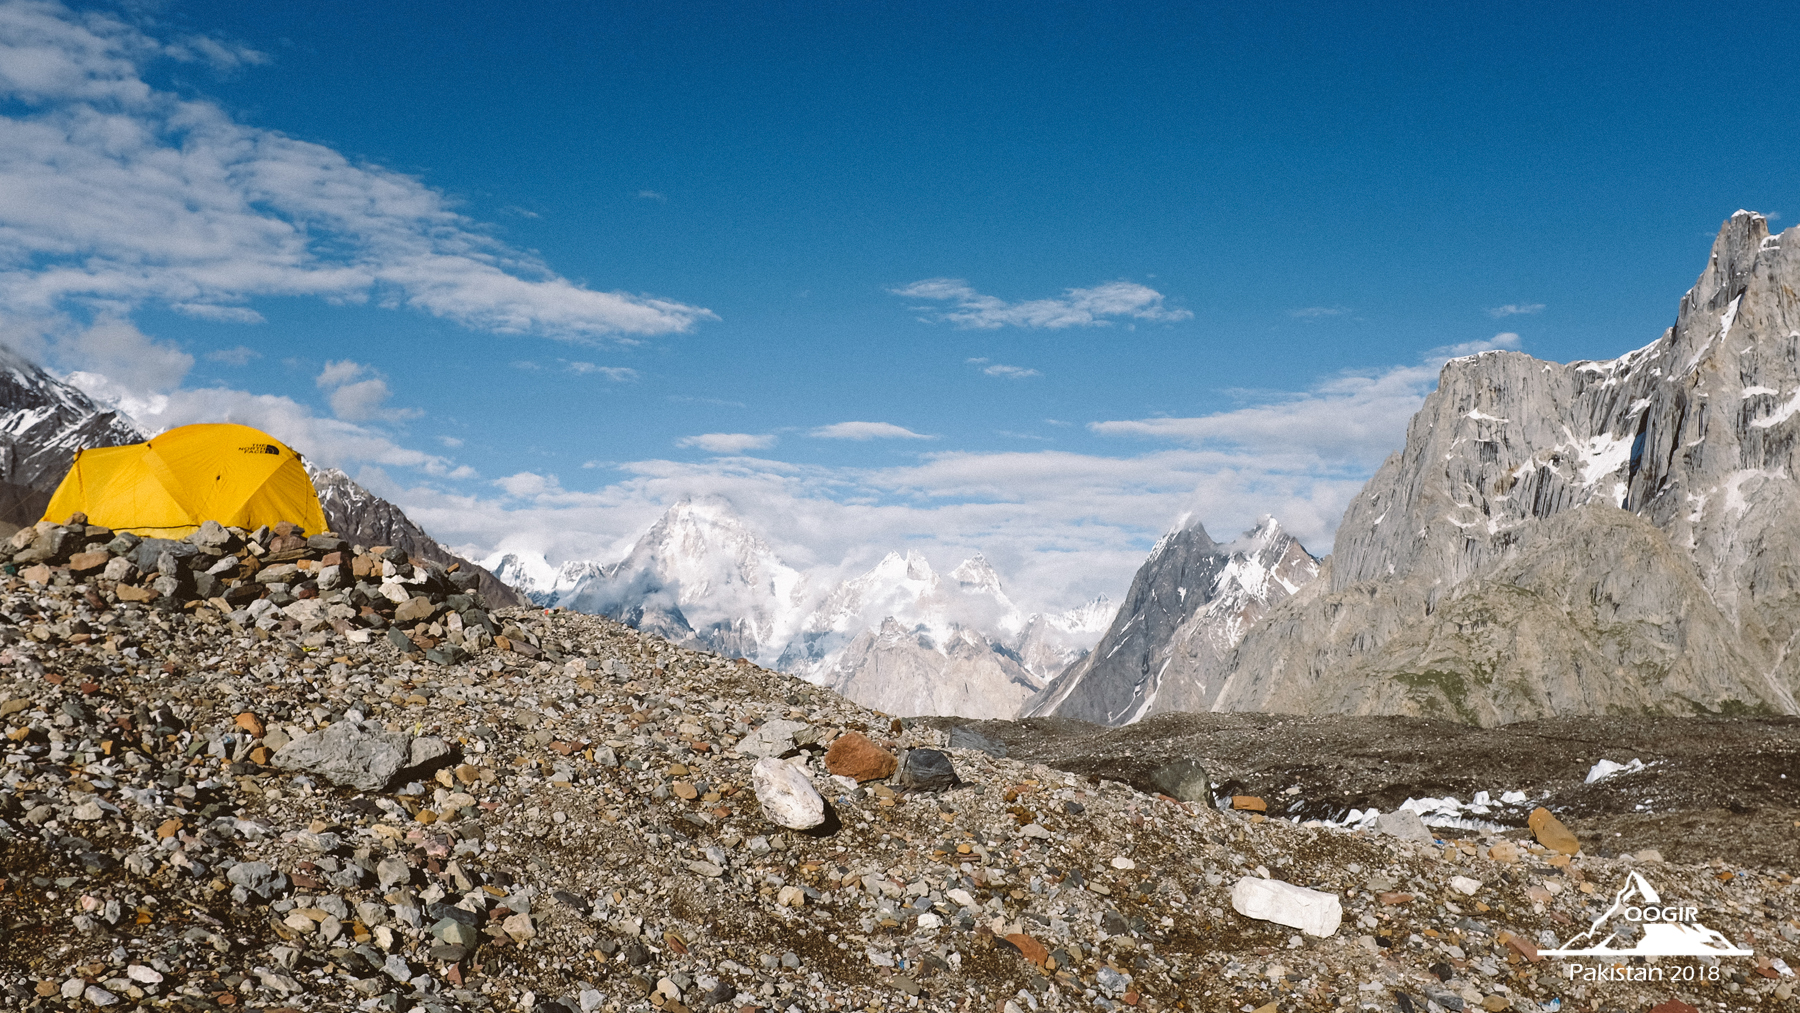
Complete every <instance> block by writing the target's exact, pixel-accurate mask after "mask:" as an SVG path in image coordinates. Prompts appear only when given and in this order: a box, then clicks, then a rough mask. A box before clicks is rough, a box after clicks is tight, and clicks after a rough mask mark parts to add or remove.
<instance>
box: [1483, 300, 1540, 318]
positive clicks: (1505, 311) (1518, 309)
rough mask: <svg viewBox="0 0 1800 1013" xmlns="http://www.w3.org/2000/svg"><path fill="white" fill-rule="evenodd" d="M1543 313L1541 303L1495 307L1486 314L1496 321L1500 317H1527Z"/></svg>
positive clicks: (1510, 304) (1509, 304) (1508, 304)
mask: <svg viewBox="0 0 1800 1013" xmlns="http://www.w3.org/2000/svg"><path fill="white" fill-rule="evenodd" d="M1543 311H1544V304H1543V303H1541V302H1534V303H1507V304H1506V305H1505V306H1495V307H1494V308H1492V309H1490V310H1488V311H1487V314H1488V316H1490V317H1493V318H1494V319H1495V320H1498V319H1500V318H1501V317H1516V316H1529V315H1530V314H1533V313H1542V312H1543Z"/></svg>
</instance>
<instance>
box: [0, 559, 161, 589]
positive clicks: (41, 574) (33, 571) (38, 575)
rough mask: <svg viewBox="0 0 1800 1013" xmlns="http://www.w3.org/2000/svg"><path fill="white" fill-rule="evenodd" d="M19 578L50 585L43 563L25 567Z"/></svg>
mask: <svg viewBox="0 0 1800 1013" xmlns="http://www.w3.org/2000/svg"><path fill="white" fill-rule="evenodd" d="M19 577H20V578H21V579H24V580H29V581H31V582H32V583H34V584H48V583H50V567H49V566H48V565H46V564H44V563H39V564H37V565H36V566H27V567H26V568H25V569H23V570H20V571H19ZM151 597H155V595H152V596H151Z"/></svg>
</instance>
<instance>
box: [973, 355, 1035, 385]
mask: <svg viewBox="0 0 1800 1013" xmlns="http://www.w3.org/2000/svg"><path fill="white" fill-rule="evenodd" d="M983 361H985V360H983ZM981 371H982V372H983V373H986V374H987V375H989V376H997V377H1000V378H1001V379H1003V380H1023V379H1026V378H1027V377H1033V376H1043V375H1044V374H1042V373H1040V372H1038V371H1037V370H1035V369H1028V368H1026V367H1024V366H1008V365H1006V364H1005V363H1000V362H996V363H992V364H991V365H986V366H983V367H981Z"/></svg>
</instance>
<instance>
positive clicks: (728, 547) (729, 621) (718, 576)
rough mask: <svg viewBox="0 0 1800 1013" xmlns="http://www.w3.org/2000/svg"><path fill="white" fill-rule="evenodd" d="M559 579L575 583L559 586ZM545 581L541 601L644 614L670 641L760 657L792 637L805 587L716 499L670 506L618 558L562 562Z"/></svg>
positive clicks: (639, 620) (628, 617) (627, 617)
mask: <svg viewBox="0 0 1800 1013" xmlns="http://www.w3.org/2000/svg"><path fill="white" fill-rule="evenodd" d="M539 572H540V574H541V571H539ZM536 579H540V580H541V579H542V578H541V576H540V577H538V578H536ZM563 579H572V580H573V581H574V584H573V586H572V587H569V588H568V589H566V590H563V589H560V588H558V587H557V584H558V581H559V580H563ZM550 584H551V587H550V590H549V591H547V592H545V594H546V596H547V598H548V599H549V600H553V601H555V602H556V603H557V604H559V605H561V606H563V607H565V608H571V609H575V610H577V611H582V612H592V613H598V614H601V615H608V616H612V617H613V618H615V619H619V620H621V621H626V622H631V623H633V625H638V626H640V628H643V624H644V623H645V622H646V621H647V620H646V617H649V620H648V621H650V622H651V623H652V626H653V628H655V629H657V630H658V631H659V632H662V633H663V634H664V635H665V636H668V637H669V638H670V639H675V640H685V639H691V640H694V641H695V642H696V643H698V644H700V645H702V646H706V647H708V648H710V649H713V650H719V651H721V652H723V653H728V654H733V655H737V656H740V657H748V658H752V659H756V660H758V661H765V660H769V661H772V660H773V658H774V656H775V654H776V653H777V652H779V650H780V648H781V645H782V644H784V643H785V642H786V641H787V640H788V639H789V638H790V637H791V636H792V635H793V632H794V629H795V627H796V625H797V624H798V622H799V620H800V618H801V617H802V616H803V615H804V596H805V592H806V586H805V584H806V582H805V579H804V578H803V577H802V575H801V574H800V573H799V572H798V571H797V570H795V569H793V568H792V567H790V566H788V565H786V564H785V563H783V562H782V561H781V559H780V558H779V557H778V556H776V554H775V551H774V550H773V549H771V548H770V547H769V546H768V544H767V543H765V542H764V541H763V540H762V539H761V538H760V537H759V536H758V535H757V534H756V533H755V532H754V531H752V530H751V529H750V527H749V526H748V525H746V524H745V523H744V521H743V519H742V518H740V517H739V516H738V514H737V512H736V511H735V510H734V509H733V508H732V505H731V503H730V501H729V500H726V499H725V498H723V497H720V496H704V497H692V498H686V499H682V500H680V501H678V502H676V503H675V504H673V505H672V506H670V507H669V508H668V510H666V511H664V513H663V515H662V516H661V517H659V518H657V520H656V523H654V524H652V525H651V526H650V528H649V530H647V531H645V532H644V534H643V535H642V537H640V538H639V539H638V540H637V542H636V544H634V545H633V546H632V547H631V551H630V552H628V553H627V554H626V556H625V558H624V559H623V560H621V561H619V562H618V563H617V564H615V565H613V566H610V567H600V566H597V565H595V564H591V563H578V564H565V565H564V566H563V567H562V568H561V569H560V570H559V571H558V577H557V578H555V579H552V580H551V581H550Z"/></svg>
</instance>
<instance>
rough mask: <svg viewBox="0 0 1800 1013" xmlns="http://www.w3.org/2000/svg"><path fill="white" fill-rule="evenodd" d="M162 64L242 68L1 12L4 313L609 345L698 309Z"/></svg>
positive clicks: (77, 20) (197, 45) (230, 61)
mask: <svg viewBox="0 0 1800 1013" xmlns="http://www.w3.org/2000/svg"><path fill="white" fill-rule="evenodd" d="M159 58H175V59H190V60H195V59H199V60H206V61H208V62H210V63H212V64H213V65H214V66H219V67H225V68H227V69H229V68H231V67H239V66H244V65H247V64H251V63H254V62H257V60H258V58H259V57H258V56H257V55H256V54H254V53H253V52H252V51H250V50H246V49H243V48H242V47H235V48H234V47H232V46H230V45H228V44H225V43H219V42H217V41H216V40H205V39H200V38H185V39H182V40H180V41H178V42H176V43H173V44H164V43H162V42H159V41H158V40H156V39H155V38H153V37H151V36H149V35H147V34H145V33H143V32H141V31H139V30H138V29H136V28H133V27H131V26H129V25H127V24H125V23H124V22H122V21H119V20H116V19H114V18H111V17H108V16H106V15H104V14H98V13H83V14H76V13H74V12H71V11H70V10H69V9H68V8H66V7H63V6H61V5H59V4H54V3H44V2H33V0H13V2H9V3H5V4H3V5H0V102H4V103H5V108H6V109H7V111H8V114H7V115H4V116H0V305H3V306H5V307H6V308H7V312H8V313H9V314H11V315H14V316H35V317H54V316H56V315H57V314H59V313H63V312H67V311H71V310H82V308H83V307H85V306H87V305H89V304H90V303H91V301H94V300H101V301H106V302H108V303H110V304H113V305H115V306H118V307H122V308H123V309H122V310H121V312H123V311H128V310H129V309H131V308H135V307H137V306H141V305H147V304H158V305H166V306H170V307H180V308H182V311H184V312H188V313H190V314H193V313H198V314H201V315H210V318H212V319H219V318H221V317H224V318H226V319H229V320H232V321H247V320H249V317H248V316H247V315H245V314H248V313H250V312H251V311H248V310H242V309H241V308H238V307H236V306H235V304H238V303H242V302H243V301H245V300H247V299H250V298H254V297H257V296H270V295H274V296H311V297H319V298H324V299H328V300H333V301H339V302H366V301H369V300H374V301H376V302H377V303H378V304H380V305H383V306H393V307H400V306H405V307H411V308H413V309H416V310H419V311H422V312H425V313H429V314H431V315H434V316H438V317H442V318H444V319H447V320H451V321H454V322H456V323H459V324H462V325H464V326H467V327H471V328H476V329H480V330H487V331H494V332H500V333H521V334H540V335H547V336H551V337H558V338H574V339H591V338H598V337H612V338H615V339H618V340H632V339H634V338H638V337H643V336H648V335H657V334H668V333H673V332H681V331H687V330H690V329H691V328H693V327H694V326H695V325H696V324H697V323H699V322H700V321H703V320H707V319H713V318H714V316H713V314H712V313H711V312H710V311H708V310H705V309H702V308H699V307H696V306H689V305H686V304H683V303H679V302H675V301H672V300H668V299H661V298H657V297H654V296H648V295H641V294H634V293H626V292H605V291H597V290H594V289H589V288H586V287H584V286H582V285H579V284H577V283H575V282H572V281H570V280H568V279H567V278H564V277H561V276H559V275H557V274H556V273H555V272H553V271H551V270H550V269H549V268H548V266H547V265H545V264H544V263H542V262H541V261H540V260H538V259H537V258H536V257H534V256H532V255H530V254H528V253H525V252H523V251H519V250H515V249H512V248H510V247H508V246H506V245H504V244H502V243H500V242H499V241H497V240H496V239H494V238H493V237H492V236H491V235H489V234H488V233H487V232H485V231H484V230H483V229H482V228H481V227H480V226H479V225H478V224H477V223H475V222H473V221H471V220H470V219H469V218H467V217H465V216H464V215H462V214H461V213H459V212H457V211H456V210H455V209H454V208H453V206H452V202H451V201H450V200H449V199H448V198H446V197H445V196H444V195H443V194H442V193H441V192H439V191H437V190H435V189H433V188H431V187H429V186H427V185H425V184H424V183H422V182H421V181H419V180H418V179H416V178H414V177H412V176H407V175H404V174H401V173H397V172H393V171H390V170H388V169H384V168H382V167H380V166H375V165H369V164H365V163H357V162H353V161H351V160H350V159H347V158H345V157H344V156H343V155H341V154H340V153H338V152H337V151H334V150H333V149H331V148H328V147H325V146H323V145H319V144H312V143H308V142H305V141H300V140H297V139H295V138H292V137H288V136H285V135H283V134H280V133H276V132H274V131H272V130H266V129H262V128H259V127H255V126H251V125H248V124H245V123H241V122H239V121H238V120H237V119H235V118H234V117H233V115H232V114H231V113H230V112H228V111H227V110H226V109H224V108H223V107H222V106H220V105H218V104H217V103H215V102H212V101H210V100H207V99H205V98H198V97H184V96H182V95H177V94H175V93H173V92H166V91H160V90H157V89H155V88H153V87H152V86H150V85H149V84H147V83H146V82H145V80H144V76H143V74H144V71H145V68H146V67H147V66H148V65H149V64H151V63H152V62H154V61H155V60H157V59H159Z"/></svg>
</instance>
